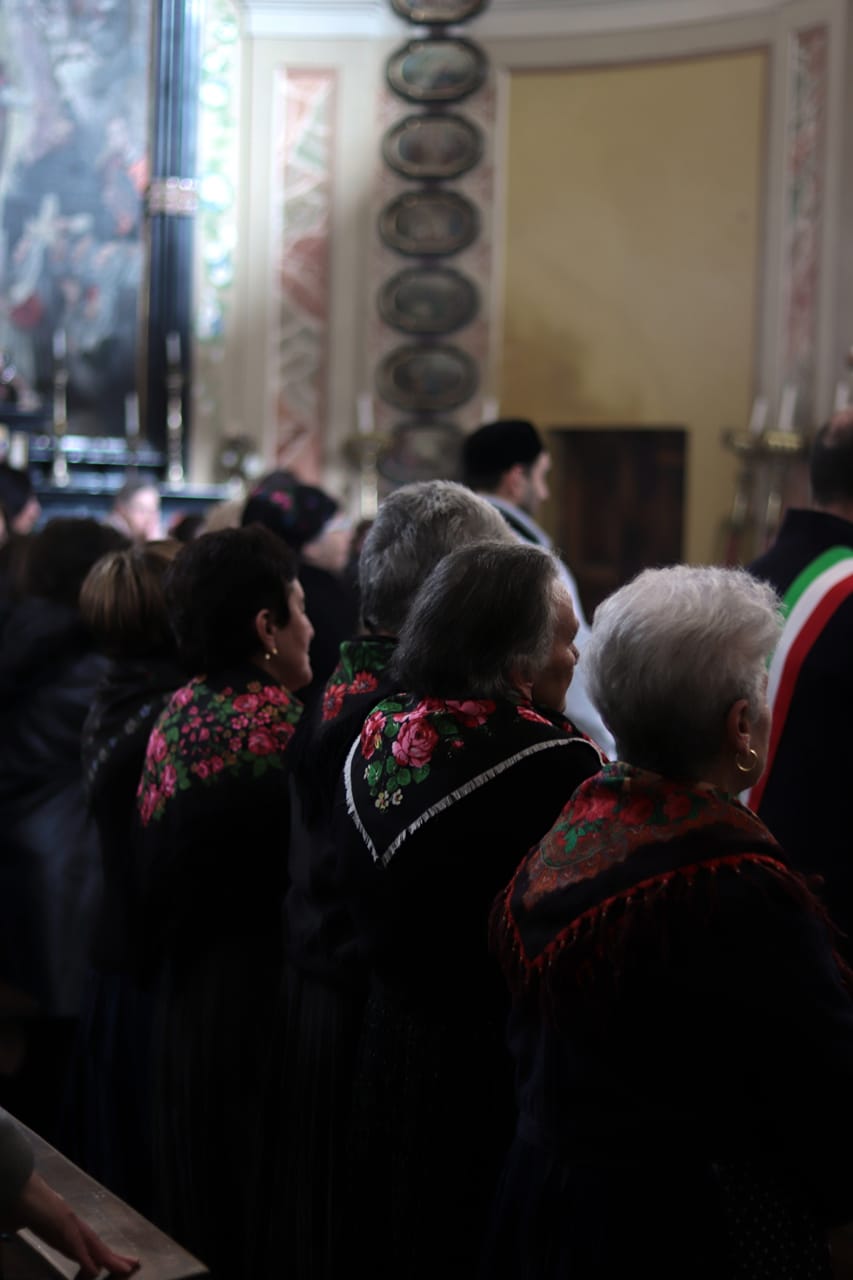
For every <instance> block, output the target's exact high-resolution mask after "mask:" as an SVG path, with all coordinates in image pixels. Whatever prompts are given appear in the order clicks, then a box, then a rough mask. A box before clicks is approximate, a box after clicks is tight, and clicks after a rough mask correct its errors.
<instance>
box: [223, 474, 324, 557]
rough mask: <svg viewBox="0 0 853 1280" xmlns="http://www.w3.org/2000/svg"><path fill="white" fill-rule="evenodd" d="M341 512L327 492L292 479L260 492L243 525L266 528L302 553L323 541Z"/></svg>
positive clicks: (253, 498) (252, 500) (248, 506)
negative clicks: (322, 537)
mask: <svg viewBox="0 0 853 1280" xmlns="http://www.w3.org/2000/svg"><path fill="white" fill-rule="evenodd" d="M281 474H282V475H285V476H286V475H287V473H286V472H283V473H281ZM337 511H338V504H337V502H335V500H334V498H332V497H330V495H329V494H328V493H326V492H325V490H323V489H318V488H317V487H316V486H315V485H312V484H300V483H299V482H298V481H294V480H292V479H288V483H286V484H284V483H283V484H282V485H281V487H279V488H272V489H267V490H265V491H264V492H258V491H257V490H256V491H255V492H254V493H253V494H252V496H251V497H250V498H249V500H248V502H247V503H246V506H245V508H244V510H243V515H242V519H241V523H242V524H243V526H246V525H251V524H259V525H263V526H264V528H266V529H269V530H270V531H271V532H272V533H274V534H275V535H276V536H277V537H279V538H281V540H282V541H283V542H286V543H287V545H288V546H289V547H290V548H292V550H294V551H301V550H302V548H303V547H304V546H305V545H306V544H307V543H309V542H312V541H313V540H314V539H315V538H317V537H319V535H320V534H321V533H322V531H323V528H324V526H325V525H326V524H328V522H329V521H330V520H331V519H332V518H333V517H334V516H335V514H336V513H337Z"/></svg>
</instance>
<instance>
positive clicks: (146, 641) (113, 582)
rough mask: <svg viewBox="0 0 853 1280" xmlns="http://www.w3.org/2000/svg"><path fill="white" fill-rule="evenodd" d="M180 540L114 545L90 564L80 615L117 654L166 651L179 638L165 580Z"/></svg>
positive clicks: (102, 646)
mask: <svg viewBox="0 0 853 1280" xmlns="http://www.w3.org/2000/svg"><path fill="white" fill-rule="evenodd" d="M180 549H181V544H180V542H177V541H173V540H165V541H163V542H146V543H141V544H138V545H136V546H132V547H128V548H126V549H125V550H123V551H112V552H110V553H109V555H106V556H102V557H101V559H100V560H99V561H98V562H97V564H95V565H93V567H92V568H91V569H90V570H89V572H88V574H87V575H86V578H85V581H84V582H83V586H82V588H81V591H80V616H81V617H82V619H83V621H84V622H85V624H86V626H87V627H88V628H89V630H90V631H91V632H92V634H93V635H94V637H95V639H96V641H97V643H98V647H99V648H100V649H101V650H102V651H103V652H104V653H106V654H107V655H108V656H109V657H111V658H120V659H133V658H149V657H158V656H166V655H168V654H170V653H173V652H174V648H175V642H174V637H173V636H172V630H171V627H170V626H169V617H168V612H167V609H166V593H165V590H164V580H165V576H166V570H167V569H168V567H169V565H170V564H171V562H172V561H173V560H174V558H175V556H176V555H177V553H178V551H180Z"/></svg>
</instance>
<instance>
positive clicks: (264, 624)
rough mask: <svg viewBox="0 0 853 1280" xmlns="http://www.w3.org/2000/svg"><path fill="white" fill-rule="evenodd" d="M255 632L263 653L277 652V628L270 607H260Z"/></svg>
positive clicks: (256, 615) (256, 617)
mask: <svg viewBox="0 0 853 1280" xmlns="http://www.w3.org/2000/svg"><path fill="white" fill-rule="evenodd" d="M254 627H255V634H256V635H257V637H258V643H259V645H260V647H261V651H262V652H263V653H265V654H266V653H275V651H276V645H275V628H274V626H273V619H272V614H271V612H270V610H269V609H259V610H258V612H257V613H256V614H255V618H254Z"/></svg>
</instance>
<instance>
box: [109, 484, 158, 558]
mask: <svg viewBox="0 0 853 1280" xmlns="http://www.w3.org/2000/svg"><path fill="white" fill-rule="evenodd" d="M106 523H107V524H109V525H112V527H113V528H114V529H118V531H119V533H122V534H124V536H125V538H127V539H129V541H131V542H151V541H154V540H155V539H157V538H161V537H162V536H163V531H162V526H161V522H160V491H159V489H158V488H157V485H156V484H155V483H154V481H153V480H145V479H141V478H139V479H131V480H126V481H125V483H124V484H123V485H122V486H121V488H120V489H119V490H118V492H117V493H116V495H115V497H114V498H113V505H112V508H111V510H110V513H109V515H108V516H107V520H106Z"/></svg>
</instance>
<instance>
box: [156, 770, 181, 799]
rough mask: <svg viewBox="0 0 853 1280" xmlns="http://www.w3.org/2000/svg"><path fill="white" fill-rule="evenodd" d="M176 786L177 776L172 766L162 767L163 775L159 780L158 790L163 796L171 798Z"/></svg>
mask: <svg viewBox="0 0 853 1280" xmlns="http://www.w3.org/2000/svg"><path fill="white" fill-rule="evenodd" d="M177 784H178V775H177V772H176V770H175V766H174V765H173V764H167V765H165V766H164V767H163V774H162V777H161V778H160V789H161V791H162V792H163V795H164V796H173V795H174V794H175V787H176V786H177Z"/></svg>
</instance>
